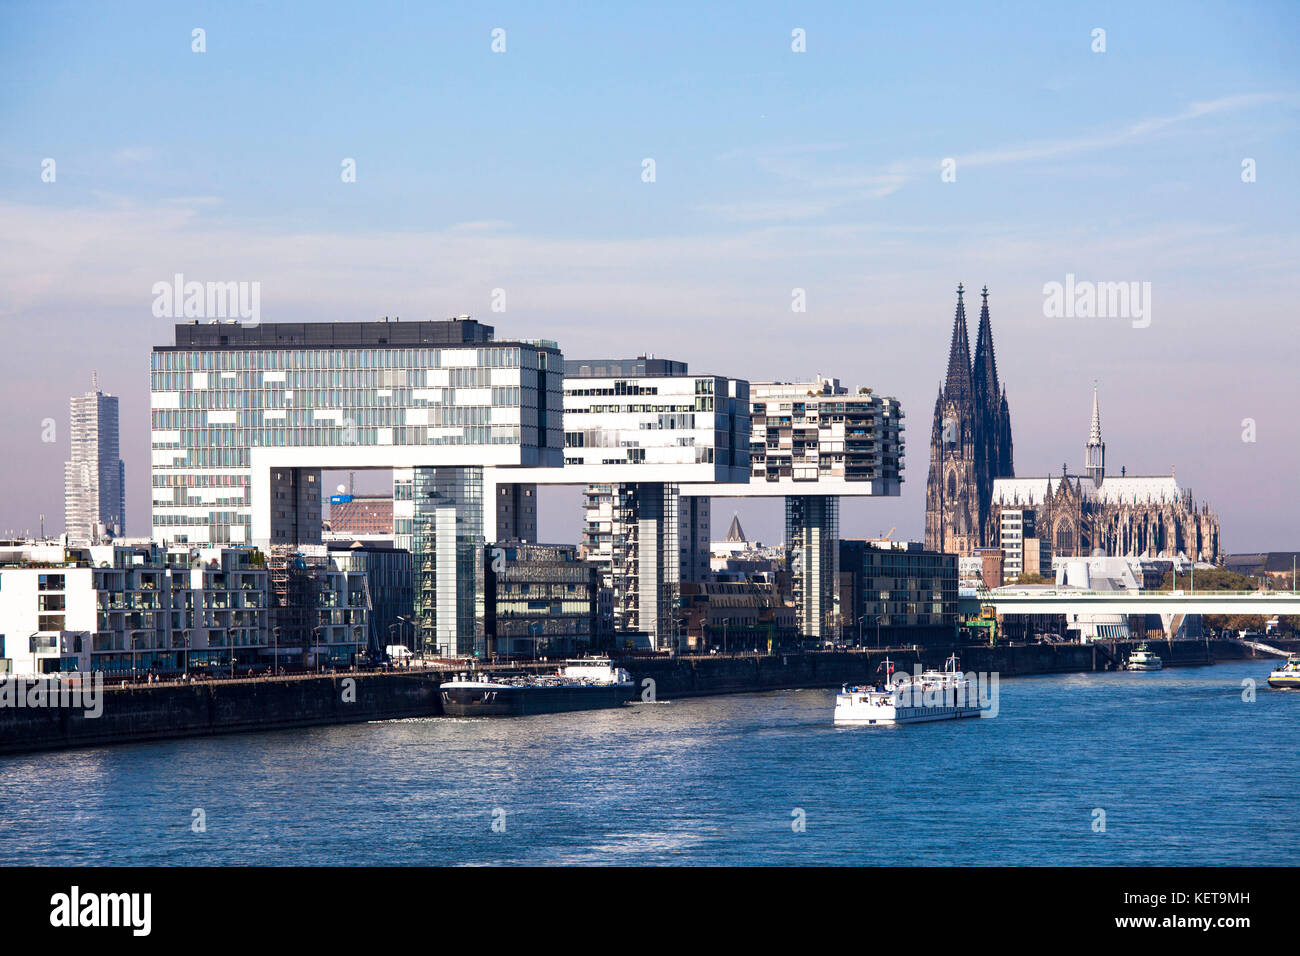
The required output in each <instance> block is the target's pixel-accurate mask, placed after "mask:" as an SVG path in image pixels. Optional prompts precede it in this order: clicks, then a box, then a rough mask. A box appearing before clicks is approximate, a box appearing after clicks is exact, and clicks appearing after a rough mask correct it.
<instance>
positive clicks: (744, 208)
mask: <svg viewBox="0 0 1300 956" xmlns="http://www.w3.org/2000/svg"><path fill="white" fill-rule="evenodd" d="M1298 102H1300V96H1297V95H1296V94H1293V93H1246V94H1240V95H1235V96H1223V97H1219V98H1217V99H1213V100H1203V101H1198V102H1194V103H1191V104H1189V105H1188V106H1187V107H1185V108H1184V109H1182V110H1179V111H1178V112H1176V113H1171V114H1168V115H1165V116H1154V117H1149V118H1146V119H1142V120H1138V121H1136V122H1132V123H1129V124H1128V125H1126V126H1124V127H1121V128H1118V129H1111V130H1101V131H1098V132H1096V133H1093V134H1091V135H1087V136H1075V137H1070V138H1066V139H1057V140H1038V141H1032V142H1027V143H1020V144H1014V145H1008V146H997V147H992V148H989V149H984V150H979V151H976V152H971V153H965V154H961V155H957V156H955V157H952V158H954V159H955V160H956V163H957V168H958V169H959V170H961V169H966V168H970V167H972V166H973V167H990V166H1007V165H1016V164H1024V163H1033V162H1039V161H1042V160H1051V159H1063V158H1066V157H1070V156H1075V155H1080V154H1083V153H1089V152H1098V151H1105V150H1113V149H1117V148H1119V147H1123V146H1129V145H1132V144H1134V143H1138V142H1141V141H1144V140H1149V139H1152V138H1154V137H1156V136H1157V135H1158V134H1160V133H1164V132H1167V131H1169V130H1172V129H1176V128H1178V127H1180V126H1186V125H1189V124H1191V123H1192V122H1194V121H1196V120H1201V119H1204V118H1206V117H1210V116H1215V115H1219V114H1229V113H1235V112H1241V111H1244V110H1249V109H1254V108H1256V107H1260V106H1266V105H1270V104H1290V105H1295V104H1297V103H1298ZM846 148H847V147H845V146H842V145H835V144H809V145H805V146H784V147H777V148H772V149H767V150H764V149H747V150H732V151H729V152H727V153H724V154H722V155H720V156H719V157H717V158H718V160H719V161H724V162H731V161H736V160H748V161H749V162H751V163H752V164H753V165H754V166H755V167H756V168H758V169H759V170H761V171H762V172H764V173H767V174H768V175H769V176H771V177H772V178H773V179H774V180H775V181H776V185H775V186H774V191H776V192H779V193H781V196H780V197H779V198H773V197H770V196H769V197H763V198H747V199H739V200H735V201H732V202H719V203H709V204H705V205H703V206H701V209H702V211H704V212H705V213H707V214H709V215H713V216H717V217H719V218H722V219H725V220H728V221H731V222H737V223H746V222H765V221H766V222H782V221H791V220H806V219H813V218H816V217H818V216H824V215H827V214H829V213H831V212H833V211H834V210H836V209H840V208H843V207H845V206H850V205H853V204H857V203H861V202H865V201H871V200H876V199H883V198H885V197H886V196H891V195H893V194H895V193H897V192H898V191H899V190H901V189H903V187H904V186H906V185H907V184H908V183H910V182H913V181H916V180H918V179H922V178H926V177H935V176H938V173H939V168H940V164H941V161H942V160H941V158H939V157H929V158H911V159H904V160H899V161H896V162H893V163H890V164H889V165H888V166H886V167H883V168H876V169H871V170H862V169H860V168H854V167H851V166H847V165H845V164H838V165H830V164H828V163H827V162H826V157H828V156H831V157H833V156H834V154H835V153H837V152H841V151H843V150H845V149H846Z"/></svg>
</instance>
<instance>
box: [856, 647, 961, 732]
mask: <svg viewBox="0 0 1300 956" xmlns="http://www.w3.org/2000/svg"><path fill="white" fill-rule="evenodd" d="M881 666H882V667H884V668H885V681H884V682H882V683H880V684H877V685H876V686H874V687H869V686H868V687H850V686H848V685H847V684H846V685H844V687H843V689H842V690H841V691H840V692H839V693H838V694H836V695H835V723H837V724H868V725H871V724H880V725H886V724H917V723H921V722H923V721H928V720H953V719H955V718H957V717H978V716H980V714H981V710H980V706H979V696H978V692H977V690H976V688H975V686H974V685H973V684H972V683H971V681H970V680H969V679H967V677H966V676H965V675H964V674H963V673H962V672H961V668H960V667H959V666H958V664H957V655H956V654H954V655H953V656H952V657H950V658H948V660H947V661H946V662H945V663H944V667H943V670H942V671H933V670H931V671H925V672H924V673H922V674H920V675H918V676H917V677H916V678H915V679H913V678H909V677H908V676H907V675H906V674H899V675H897V676H895V675H894V671H893V666H894V665H893V663H892V662H891V661H890V660H889V658H885V661H884V663H883V664H882V665H881Z"/></svg>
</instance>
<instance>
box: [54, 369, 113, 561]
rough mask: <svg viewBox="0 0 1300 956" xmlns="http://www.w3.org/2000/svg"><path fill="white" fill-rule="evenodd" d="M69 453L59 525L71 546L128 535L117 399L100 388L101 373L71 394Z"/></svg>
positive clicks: (64, 475) (64, 476)
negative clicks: (79, 392) (88, 386)
mask: <svg viewBox="0 0 1300 956" xmlns="http://www.w3.org/2000/svg"><path fill="white" fill-rule="evenodd" d="M69 404H70V406H71V421H70V426H71V427H70V428H69V437H70V439H71V444H72V455H71V458H70V460H69V461H67V462H65V463H64V466H63V524H64V531H65V533H66V534H67V535H68V540H69V541H71V542H72V543H74V544H94V543H98V542H100V541H102V540H104V538H105V537H106V536H109V535H111V536H116V537H120V536H122V535H123V534H125V533H126V466H125V465H123V463H122V458H121V456H120V454H119V452H118V447H119V446H118V403H117V397H116V396H113V395H107V394H105V393H104V392H102V391H100V388H99V376H98V375H95V376H94V377H93V379H92V380H91V389H90V391H89V392H87V393H86V394H85V395H81V396H75V395H74V396H73V397H72V399H71V400H70V402H69Z"/></svg>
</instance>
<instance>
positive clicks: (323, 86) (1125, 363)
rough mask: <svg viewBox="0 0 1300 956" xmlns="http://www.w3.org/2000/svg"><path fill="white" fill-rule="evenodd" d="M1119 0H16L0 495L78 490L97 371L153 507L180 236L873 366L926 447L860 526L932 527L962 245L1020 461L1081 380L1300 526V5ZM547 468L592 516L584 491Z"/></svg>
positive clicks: (16, 521) (319, 276) (15, 525)
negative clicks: (67, 474) (1145, 301)
mask: <svg viewBox="0 0 1300 956" xmlns="http://www.w3.org/2000/svg"><path fill="white" fill-rule="evenodd" d="M1133 6H1135V5H1130V4H1127V3H1096V2H1094V3H1077V4H1073V3H1063V4H1057V3H1053V4H1043V3H1041V2H1039V3H1015V2H1006V3H932V4H928V3H915V4H890V5H885V4H864V3H851V2H846V3H834V2H827V3H818V4H808V5H801V4H794V3H780V4H768V3H752V2H746V3H710V4H707V5H705V4H700V3H663V4H637V5H631V4H608V5H604V4H591V3H588V4H583V3H539V2H529V3H484V4H473V5H470V4H455V5H453V4H436V3H429V4H416V3H410V4H407V3H385V2H371V3H366V4H353V3H346V4H345V3H335V2H317V3H310V4H307V3H303V4H293V3H269V2H268V3H235V2H231V3H175V2H168V3H93V2H89V3H59V2H49V0H46V2H40V3H24V2H7V3H5V4H4V5H3V6H0V331H2V332H3V339H2V341H3V343H4V348H3V349H2V350H0V398H2V399H3V402H4V408H5V411H6V413H5V414H4V415H0V450H3V453H4V454H5V456H6V458H7V461H6V463H5V466H4V468H3V471H2V472H0V474H2V478H0V482H2V484H0V533H5V532H7V531H8V530H9V529H15V530H17V531H19V532H20V533H21V532H22V531H25V530H31V531H32V532H35V531H36V529H37V527H38V522H39V515H40V514H42V513H44V514H45V527H46V530H47V532H51V533H57V532H58V531H60V530H61V528H62V523H63V505H62V463H63V461H64V460H65V459H66V458H67V457H68V454H69V450H68V441H67V422H68V396H69V395H71V394H74V393H75V394H79V393H81V392H84V391H85V390H87V389H88V388H89V383H90V380H91V373H92V371H96V370H97V371H98V373H99V379H100V383H101V386H102V387H103V388H104V389H105V390H106V391H109V392H111V393H113V394H116V395H118V396H120V399H121V414H122V435H121V440H122V456H123V458H124V460H125V462H126V474H127V482H128V497H127V531H128V533H130V534H141V535H143V534H147V533H148V530H149V527H148V508H149V500H150V495H149V474H148V463H149V419H148V401H149V400H148V361H149V349H150V347H151V346H152V345H155V344H164V343H166V342H168V341H169V340H170V337H171V334H172V332H171V320H169V319H165V318H164V319H160V318H155V317H154V315H153V313H152V309H151V306H152V303H153V298H154V296H153V293H152V288H153V285H154V283H156V282H159V281H168V280H170V279H171V277H172V276H173V275H174V274H176V273H181V274H183V275H184V276H185V277H186V278H187V279H191V280H199V281H246V282H258V283H260V291H261V319H262V321H266V322H273V321H314V320H365V319H374V318H378V317H380V316H395V317H401V318H403V319H429V318H445V317H446V316H449V315H456V314H465V313H468V314H471V315H473V316H474V317H476V318H479V319H480V320H482V321H484V322H487V323H489V324H491V325H494V326H495V327H496V330H497V335H498V337H500V338H508V339H533V338H547V339H552V340H555V341H557V342H558V343H559V344H560V346H561V348H562V349H563V350H564V352H565V354H566V355H567V356H569V357H575V358H580V357H587V356H615V355H634V354H644V353H649V354H654V355H657V356H659V357H664V358H675V359H680V360H684V361H687V362H689V363H690V365H691V368H692V370H693V371H701V372H711V373H716V374H722V375H729V376H733V377H737V378H748V379H749V380H751V381H767V380H774V379H775V380H785V381H789V380H803V379H807V378H809V377H811V376H813V375H816V374H821V375H826V376H833V377H837V378H839V379H841V381H842V382H843V383H844V384H845V385H848V386H850V387H853V388H856V387H857V386H859V385H866V386H870V387H871V388H873V389H875V390H876V391H877V392H879V393H882V394H888V395H893V396H896V397H897V398H898V399H899V400H900V401H901V402H902V406H903V409H904V411H905V414H906V416H907V419H906V420H907V425H908V431H909V434H908V448H907V456H906V464H905V481H904V485H903V491H902V494H901V495H900V496H899V497H898V498H894V499H874V500H868V499H859V500H854V501H847V500H846V501H845V503H844V506H843V510H842V516H841V533H842V534H843V535H845V536H856V535H870V534H877V533H880V532H884V531H888V530H889V529H890V528H894V529H896V531H895V534H896V536H897V537H906V538H919V537H921V536H922V535H923V530H924V510H925V476H926V470H927V467H928V446H929V442H928V439H929V429H930V421H931V416H932V413H933V407H934V400H935V396H936V394H937V391H938V387H939V384H940V381H941V378H942V376H943V372H944V369H945V365H946V359H947V349H948V341H949V336H950V332H951V326H952V318H953V309H954V305H955V288H956V286H957V283H958V282H964V283H965V285H966V287H967V288H968V289H972V290H976V289H979V288H980V287H981V286H983V285H985V284H987V285H988V287H989V290H990V296H989V303H990V309H991V312H992V319H993V330H994V336H995V340H996V344H997V358H998V366H999V372H1000V375H1001V378H1002V380H1003V382H1004V383H1005V385H1006V386H1007V391H1008V399H1009V403H1010V408H1011V416H1012V426H1013V431H1014V441H1015V466H1016V473H1017V474H1019V475H1034V474H1045V473H1052V474H1057V473H1059V471H1060V469H1061V466H1062V464H1063V463H1068V464H1069V466H1070V468H1071V470H1077V469H1079V468H1080V467H1081V465H1082V457H1083V446H1084V443H1085V442H1086V440H1087V435H1088V423H1089V417H1090V412H1091V403H1092V389H1093V384H1094V382H1096V383H1097V387H1098V389H1099V394H1100V401H1101V416H1102V427H1103V435H1104V438H1105V440H1106V444H1107V464H1108V466H1109V468H1110V470H1112V471H1116V472H1118V470H1119V468H1120V466H1121V465H1123V466H1124V467H1126V469H1127V471H1128V473H1129V474H1158V473H1165V474H1168V472H1169V469H1170V467H1171V466H1176V475H1177V477H1178V480H1179V482H1180V484H1182V485H1183V486H1185V487H1187V486H1190V487H1191V488H1192V490H1193V492H1194V494H1195V495H1196V499H1197V501H1198V503H1199V502H1201V501H1207V502H1208V503H1209V504H1210V505H1211V507H1212V508H1213V509H1214V510H1216V511H1217V512H1218V514H1219V516H1220V519H1221V522H1222V544H1223V547H1224V548H1225V549H1226V550H1228V551H1230V552H1241V551H1254V550H1270V549H1272V550H1280V549H1294V548H1300V507H1298V506H1297V503H1296V502H1297V494H1296V478H1295V475H1296V472H1297V464H1300V416H1297V414H1296V413H1297V406H1298V404H1300V402H1298V401H1297V399H1298V398H1300V384H1298V379H1297V358H1300V334H1298V333H1297V331H1296V328H1297V320H1298V318H1300V317H1298V316H1297V314H1296V303H1297V300H1298V298H1300V297H1298V296H1297V292H1298V291H1300V290H1297V271H1298V270H1297V265H1298V264H1300V242H1298V241H1297V236H1298V227H1297V223H1296V216H1297V212H1298V211H1300V176H1297V169H1296V163H1297V156H1298V155H1300V136H1298V135H1297V131H1298V127H1300V70H1298V69H1297V57H1298V56H1300V54H1297V52H1296V49H1297V40H1300V5H1297V4H1295V3H1289V2H1279V3H1240V2H1238V3H1153V4H1144V5H1142V8H1141V9H1133V8H1132V7H1133ZM196 29H199V30H202V31H203V33H202V41H203V42H202V44H201V45H202V46H203V51H202V52H196V51H195V49H194V47H195V46H196V40H195V34H194V31H195V30H196ZM498 30H499V31H504V33H496V34H494V31H498ZM1098 30H1102V31H1104V36H1103V35H1099V34H1097V32H1096V31H1098ZM796 31H801V33H796ZM494 37H495V40H494ZM800 38H802V43H800ZM1100 40H1104V49H1098V47H1099V45H1100V44H1099V41H1100ZM502 41H504V49H501V47H502V45H503V44H502ZM494 42H495V45H496V46H497V48H498V49H497V50H494V49H493V46H494ZM800 45H802V47H803V49H802V50H801V51H798V50H796V49H795V47H797V46H800ZM48 160H53V167H52V168H53V171H54V177H53V181H46V180H47V179H49V176H48V173H47V172H46V171H47V170H48V169H49V168H50V164H49V163H48V162H47V161H48ZM349 160H350V161H352V163H353V164H354V168H355V181H350V182H345V181H344V179H345V176H344V175H343V170H344V164H345V163H346V162H347V161H349ZM647 160H652V161H653V177H652V179H651V177H649V176H648V172H647V170H648V169H649V166H648V165H647V163H646V161H647ZM1246 167H1249V169H1247V168H1246ZM43 174H44V175H43ZM647 179H651V181H647ZM1068 275H1072V276H1074V277H1075V281H1087V282H1097V283H1104V282H1137V283H1150V285H1149V286H1139V288H1149V290H1150V293H1149V296H1150V299H1149V302H1150V309H1149V314H1148V315H1147V316H1146V318H1143V319H1139V318H1128V317H1088V316H1085V315H1078V314H1075V315H1066V316H1053V315H1050V314H1049V312H1050V310H1049V309H1048V308H1047V307H1046V305H1045V301H1046V298H1047V296H1046V295H1045V292H1044V287H1045V286H1046V285H1047V284H1049V283H1053V282H1057V283H1065V282H1066V277H1067V276H1068ZM494 290H504V296H502V295H501V294H500V293H494ZM795 290H802V297H803V299H804V302H805V303H806V309H805V311H800V312H797V311H794V309H793V307H792V306H793V304H794V302H795V300H796V292H795ZM494 295H495V298H494ZM974 301H975V302H976V303H978V299H975V300H974ZM494 305H496V306H497V307H498V308H500V307H501V306H502V305H504V311H493V306H494ZM969 311H970V317H971V319H972V321H973V320H974V319H975V318H976V316H977V315H978V309H977V308H971V309H970V310H969ZM971 337H972V340H973V338H974V329H973V328H972V330H971ZM50 419H53V420H54V423H55V428H54V429H53V432H52V433H51V429H50V428H49V427H48V425H49V422H48V420H50ZM51 438H52V439H53V440H47V439H51ZM542 505H543V507H544V512H543V515H542V520H541V536H542V537H543V538H547V539H550V540H576V537H577V535H578V529H579V525H580V515H579V513H578V509H577V497H576V494H575V493H572V492H568V491H556V492H548V493H547V494H546V495H545V496H543V498H542ZM733 510H739V513H740V514H741V519H742V522H743V523H744V524H745V527H746V531H747V532H748V533H749V536H750V537H751V538H754V539H760V538H761V539H763V540H766V541H777V540H779V539H780V535H781V531H780V528H781V510H780V504H779V501H771V502H755V503H749V504H744V505H741V506H739V508H738V509H737V508H736V507H735V506H734V505H733V503H732V502H728V501H723V500H718V501H716V502H715V506H714V524H715V531H716V533H717V534H718V535H720V534H721V533H722V531H723V530H725V528H726V525H727V523H728V522H729V521H730V519H731V514H732V511H733Z"/></svg>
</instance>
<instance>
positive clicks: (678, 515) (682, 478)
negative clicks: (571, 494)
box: [487, 357, 750, 648]
mask: <svg viewBox="0 0 1300 956" xmlns="http://www.w3.org/2000/svg"><path fill="white" fill-rule="evenodd" d="M564 367H565V379H564V467H563V468H562V469H559V470H556V469H528V470H525V471H519V472H510V471H506V470H500V471H498V470H495V469H493V470H490V471H489V475H488V479H487V483H488V488H489V492H488V497H489V499H490V500H498V499H500V498H501V497H502V496H501V494H500V490H499V488H497V487H495V486H494V482H496V481H497V480H500V481H505V482H527V483H535V484H538V485H548V484H549V485H556V484H561V485H563V484H568V485H584V486H585V491H584V518H585V521H584V525H583V537H582V543H583V546H584V551H585V553H586V555H587V559H588V560H590V561H592V562H593V563H595V564H596V565H597V566H598V567H599V568H600V570H601V577H602V584H603V586H604V587H606V588H608V589H609V590H610V591H611V592H612V595H613V626H614V629H615V630H616V631H621V632H637V633H642V634H646V635H648V637H649V639H650V641H651V642H652V644H653V645H654V646H655V647H658V648H666V647H670V646H672V645H673V643H674V641H675V639H676V635H675V634H674V625H675V614H674V612H675V610H676V608H677V607H678V606H679V604H680V600H681V585H682V583H683V582H685V581H698V580H702V579H703V578H705V577H707V576H708V574H709V501H708V498H707V496H706V497H689V496H687V495H686V494H685V492H684V489H685V488H686V487H687V485H688V484H690V485H691V486H694V485H695V484H703V485H704V486H707V487H722V486H723V485H725V484H726V483H729V482H744V481H745V480H746V479H747V478H748V476H749V441H750V425H749V383H748V382H745V381H744V380H740V379H731V378H726V377H724V376H720V375H710V374H706V373H691V372H689V371H688V370H687V366H686V363H684V362H677V361H672V360H669V359H654V358H647V357H640V358H635V359H582V360H569V361H566V362H565V363H564ZM495 531H496V535H497V539H502V538H503V537H504V534H503V532H502V529H500V528H497V529H495Z"/></svg>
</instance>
